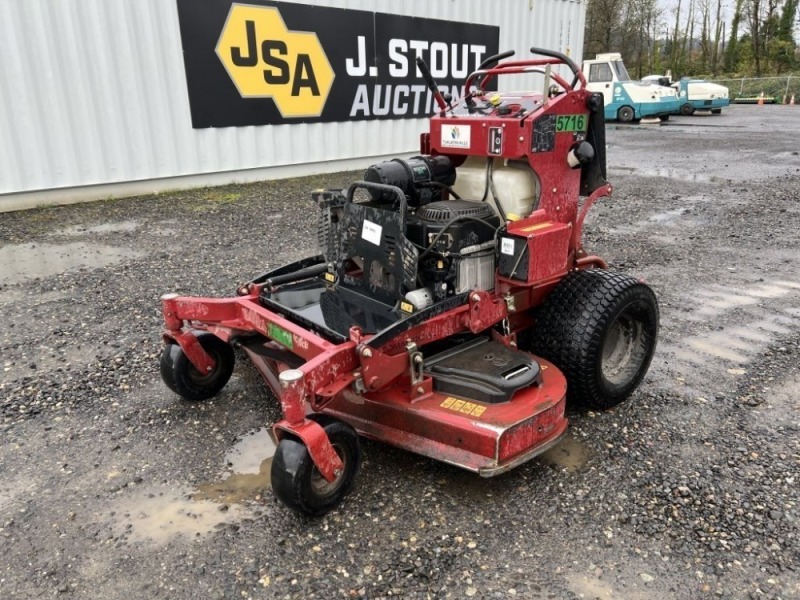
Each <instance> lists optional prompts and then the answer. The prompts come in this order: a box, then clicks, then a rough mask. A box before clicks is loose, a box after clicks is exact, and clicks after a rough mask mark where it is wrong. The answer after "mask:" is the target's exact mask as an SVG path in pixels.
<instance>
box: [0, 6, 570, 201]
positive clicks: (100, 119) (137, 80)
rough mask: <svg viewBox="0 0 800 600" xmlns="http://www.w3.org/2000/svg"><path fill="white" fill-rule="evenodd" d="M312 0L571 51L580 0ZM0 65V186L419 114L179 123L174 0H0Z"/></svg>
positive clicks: (338, 148)
mask: <svg viewBox="0 0 800 600" xmlns="http://www.w3.org/2000/svg"><path fill="white" fill-rule="evenodd" d="M291 1H294V0H291ZM306 3H309V2H306ZM316 4H319V5H324V6H332V7H340V8H352V9H358V10H368V11H377V12H387V13H395V14H402V15H413V16H420V17H428V18H436V19H446V20H454V21H465V22H475V23H484V24H490V25H498V26H499V27H500V48H501V50H502V49H506V48H513V49H516V50H517V52H518V54H519V53H523V54H527V48H529V47H530V46H531V45H537V46H542V47H546V48H550V49H558V50H561V51H565V50H566V49H567V46H568V47H569V49H570V51H571V52H570V53H571V55H572V56H573V57H574V58H575V60H576V61H577V60H580V58H581V57H580V49H581V47H582V45H583V26H584V17H585V5H584V4H583V3H582V2H580V1H578V2H575V1H572V0H505V1H504V2H502V3H498V2H487V1H486V0H437V1H432V2H420V1H419V0H392V1H389V0H322V1H319V2H316ZM198 9H199V8H198ZM567 32H568V33H567ZM0 64H2V65H3V68H2V69H1V70H0V108H1V110H0V194H12V193H19V192H26V191H32V190H44V189H55V188H69V187H76V186H85V185H93V184H108V183H115V182H126V181H135V180H149V179H157V178H169V177H179V176H187V175H197V174H211V173H218V172H226V171H231V172H235V171H242V170H246V169H255V168H263V167H280V166H282V165H283V166H285V165H296V164H305V163H310V162H326V161H336V160H344V159H352V158H358V157H368V156H380V155H386V154H389V153H398V154H399V153H408V152H414V151H415V150H416V149H417V147H418V141H419V133H420V132H421V131H423V130H424V129H425V128H426V127H427V123H426V121H425V120H424V119H416V120H396V121H357V122H352V123H349V122H344V123H313V124H294V125H276V126H258V127H239V128H222V129H192V125H191V119H190V113H189V101H188V95H187V91H186V75H185V72H184V67H183V57H182V47H181V39H180V32H179V28H178V14H177V7H176V3H175V1H174V0H137V1H136V2H131V1H130V0H3V1H2V2H0ZM501 85H502V86H503V88H504V89H510V87H509V86H512V87H515V88H516V89H520V88H521V87H524V82H523V81H522V79H516V80H514V81H513V83H511V82H506V83H505V84H503V83H502V82H501ZM0 209H2V198H0Z"/></svg>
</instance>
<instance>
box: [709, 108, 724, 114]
mask: <svg viewBox="0 0 800 600" xmlns="http://www.w3.org/2000/svg"><path fill="white" fill-rule="evenodd" d="M711 114H712V115H721V114H722V109H721V108H712V109H711Z"/></svg>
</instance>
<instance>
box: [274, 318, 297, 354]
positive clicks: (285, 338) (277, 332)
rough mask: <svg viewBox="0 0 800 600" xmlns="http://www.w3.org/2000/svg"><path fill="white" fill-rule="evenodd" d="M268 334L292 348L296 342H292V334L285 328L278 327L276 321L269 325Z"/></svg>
mask: <svg viewBox="0 0 800 600" xmlns="http://www.w3.org/2000/svg"><path fill="white" fill-rule="evenodd" d="M267 335H268V336H269V337H271V338H272V339H273V340H275V341H276V342H278V343H279V344H283V345H284V346H286V347H287V348H289V349H290V350H291V349H292V348H293V347H294V342H292V334H291V333H289V332H288V331H286V330H285V329H283V328H281V327H278V326H277V325H275V323H270V324H269V325H268V326H267Z"/></svg>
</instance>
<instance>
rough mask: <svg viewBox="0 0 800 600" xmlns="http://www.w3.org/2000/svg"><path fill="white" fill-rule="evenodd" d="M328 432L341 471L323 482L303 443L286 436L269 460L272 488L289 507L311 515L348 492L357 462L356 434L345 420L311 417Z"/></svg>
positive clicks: (328, 507)
mask: <svg viewBox="0 0 800 600" xmlns="http://www.w3.org/2000/svg"><path fill="white" fill-rule="evenodd" d="M314 420H315V421H318V422H320V425H322V426H323V428H324V429H325V433H326V434H328V439H329V440H330V441H331V444H332V445H333V448H334V450H336V453H337V454H338V455H339V458H341V459H342V462H343V463H344V468H343V469H342V472H341V473H340V474H339V475H338V476H337V477H336V479H334V480H333V481H330V482H329V481H327V480H326V479H325V478H324V477H323V476H322V474H321V473H320V472H319V470H318V469H317V467H316V466H315V465H314V461H313V460H311V455H310V454H309V452H308V448H306V446H305V444H303V442H302V441H301V440H300V439H299V438H297V437H295V436H293V435H287V436H286V437H284V438H283V439H282V440H281V441H280V443H279V444H278V449H277V451H276V452H275V456H274V458H273V459H272V471H271V475H270V476H271V479H272V491H273V492H275V495H276V496H277V497H278V499H279V500H280V501H281V502H283V503H284V504H285V505H286V506H287V507H289V508H291V509H292V510H294V511H296V512H299V513H301V514H305V515H308V516H311V517H321V516H322V515H324V514H326V513H328V512H330V511H331V510H332V509H334V508H335V507H336V506H338V505H339V503H340V502H341V501H342V500H343V499H344V497H345V496H346V495H347V494H348V493H349V492H350V490H351V489H352V487H353V483H354V482H355V478H356V473H358V468H359V466H360V465H361V446H360V444H359V441H358V434H357V433H356V431H355V430H354V429H353V428H352V427H351V426H350V425H348V424H347V423H343V422H342V421H337V420H333V419H314Z"/></svg>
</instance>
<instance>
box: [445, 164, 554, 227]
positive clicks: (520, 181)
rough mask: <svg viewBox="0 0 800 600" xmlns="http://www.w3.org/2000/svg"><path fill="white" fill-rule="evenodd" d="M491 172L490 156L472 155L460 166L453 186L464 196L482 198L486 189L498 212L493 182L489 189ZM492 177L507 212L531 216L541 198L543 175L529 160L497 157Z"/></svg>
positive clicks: (487, 199) (508, 213) (492, 204)
mask: <svg viewBox="0 0 800 600" xmlns="http://www.w3.org/2000/svg"><path fill="white" fill-rule="evenodd" d="M488 172H489V170H488V169H487V159H486V158H484V157H476V156H471V157H469V158H468V159H467V160H466V161H465V162H464V164H463V165H461V166H460V167H458V168H457V169H456V182H455V184H454V185H453V190H455V192H456V193H457V194H458V195H459V196H461V197H462V198H463V199H464V200H480V199H481V198H483V195H484V193H486V201H487V202H488V203H489V206H491V207H492V208H493V209H494V211H495V212H497V206H496V205H495V202H494V196H493V194H492V186H491V185H490V186H489V187H488V191H487V186H486V183H487V182H486V176H487V173H488ZM491 177H492V181H493V182H494V189H495V191H496V192H497V196H498V198H499V200H500V205H501V206H502V207H503V211H504V212H505V213H506V215H517V216H518V217H527V216H528V215H529V214H531V212H532V211H533V209H534V208H536V204H537V203H538V200H539V178H538V177H537V176H536V173H534V171H533V169H531V167H530V165H529V164H528V162H527V161H524V160H509V159H504V158H495V159H493V164H492V168H491Z"/></svg>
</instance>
